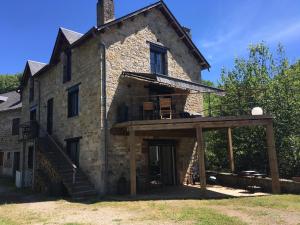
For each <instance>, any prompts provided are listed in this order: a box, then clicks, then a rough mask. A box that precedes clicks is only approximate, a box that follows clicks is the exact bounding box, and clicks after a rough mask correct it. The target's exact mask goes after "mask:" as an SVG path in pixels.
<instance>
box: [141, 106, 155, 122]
mask: <svg viewBox="0 0 300 225" xmlns="http://www.w3.org/2000/svg"><path fill="white" fill-rule="evenodd" d="M153 114H154V103H153V102H143V119H144V120H146V119H153Z"/></svg>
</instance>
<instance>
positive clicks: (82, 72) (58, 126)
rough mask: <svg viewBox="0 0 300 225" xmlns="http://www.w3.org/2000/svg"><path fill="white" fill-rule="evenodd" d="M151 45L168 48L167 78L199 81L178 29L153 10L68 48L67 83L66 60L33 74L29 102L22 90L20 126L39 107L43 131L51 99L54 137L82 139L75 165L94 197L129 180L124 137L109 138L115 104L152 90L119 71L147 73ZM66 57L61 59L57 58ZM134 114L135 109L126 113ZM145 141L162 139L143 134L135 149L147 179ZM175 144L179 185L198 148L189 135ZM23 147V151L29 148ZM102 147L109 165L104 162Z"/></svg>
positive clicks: (199, 103)
mask: <svg viewBox="0 0 300 225" xmlns="http://www.w3.org/2000/svg"><path fill="white" fill-rule="evenodd" d="M150 42H151V43H155V44H158V45H161V46H164V47H167V48H168V52H167V64H168V74H169V76H173V77H175V78H179V79H183V80H188V81H194V82H199V81H200V71H201V65H200V63H199V61H197V59H196V58H195V57H194V56H193V55H192V53H191V52H190V50H189V49H188V47H187V46H186V45H185V44H184V43H183V41H182V40H181V39H180V38H179V36H178V35H177V33H176V32H175V30H174V29H173V28H172V27H171V26H169V23H168V21H167V20H166V18H165V17H164V16H163V15H162V13H161V12H160V11H159V10H158V9H153V10H151V11H149V13H147V14H140V15H138V16H136V17H134V19H131V20H127V21H126V22H124V23H122V25H114V26H112V27H110V29H107V30H106V31H105V32H103V33H97V34H95V36H94V37H93V38H90V39H88V40H87V41H85V42H84V44H81V45H79V46H77V47H76V48H72V78H71V81H69V82H66V83H63V60H58V62H57V63H56V64H55V65H52V66H51V68H50V69H48V70H46V71H45V72H43V73H42V74H39V75H38V76H34V80H35V81H34V82H35V98H34V100H33V101H32V102H29V87H28V82H27V84H26V85H25V86H24V88H23V91H22V94H23V109H22V121H23V122H26V121H28V120H29V117H30V110H31V109H33V108H36V109H37V120H38V122H39V123H40V125H41V129H43V130H45V129H46V126H47V101H48V100H49V99H51V98H53V100H54V118H53V136H54V137H55V139H56V140H58V142H59V143H60V144H61V145H63V146H64V147H65V146H66V143H65V140H66V139H69V138H76V137H81V140H80V156H79V161H80V167H81V169H82V170H83V171H84V172H85V173H86V174H87V175H88V177H89V178H90V180H91V181H92V183H93V184H94V185H95V187H96V188H97V190H98V191H99V193H104V191H105V185H106V186H107V190H108V192H112V193H115V192H116V191H117V184H118V180H119V179H120V177H125V178H126V179H127V180H129V150H128V144H127V137H122V136H114V135H110V132H109V131H110V128H111V127H112V126H113V125H114V124H115V123H116V122H117V115H118V107H119V106H120V105H121V104H126V105H128V106H130V104H131V105H133V106H134V105H138V104H140V101H139V100H138V99H132V96H136V95H142V96H147V95H148V94H149V90H148V89H147V88H145V84H144V83H142V82H137V81H133V80H126V79H124V78H122V77H121V74H122V72H123V71H130V72H142V73H149V72H150V44H149V43H150ZM100 43H102V44H104V45H105V50H106V55H105V57H106V83H105V86H106V99H107V102H106V108H107V130H106V132H107V143H106V146H105V133H104V128H105V126H104V122H103V121H104V119H103V118H102V108H101V102H102V96H101V93H102V91H103V90H102V87H103V85H102V82H104V80H103V79H102V77H101V74H103V73H104V71H103V70H101V51H100ZM61 54H62V57H61V58H63V54H64V53H61ZM74 85H79V115H78V116H76V117H74V118H68V115H67V109H68V107H67V105H68V88H70V87H72V86H74ZM182 102H183V103H182V105H181V106H180V107H182V108H184V110H186V111H194V112H199V113H201V111H202V108H203V98H202V95H201V94H193V95H190V96H188V97H184V98H183V99H182ZM129 111H130V112H133V111H134V109H133V108H129ZM146 139H147V140H148V139H160V137H155V136H152V137H143V138H140V139H139V142H138V143H136V144H137V145H138V147H139V148H138V149H140V152H137V165H138V168H137V170H138V171H141V172H140V173H138V174H140V175H141V176H142V175H144V176H147V167H148V159H147V157H148V151H147V142H146V141H145V140H146ZM171 139H173V140H176V141H177V143H178V144H177V146H176V152H177V159H176V167H177V177H178V181H179V183H183V182H184V179H185V177H186V174H187V171H188V167H189V166H190V165H189V160H190V159H191V157H192V156H193V152H194V151H195V140H194V139H193V138H171ZM26 148H28V146H26ZM105 149H106V150H107V159H106V160H107V161H106V160H105V156H106V152H105ZM106 163H107V175H108V180H107V183H106V182H105V164H106Z"/></svg>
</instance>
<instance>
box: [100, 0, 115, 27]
mask: <svg viewBox="0 0 300 225" xmlns="http://www.w3.org/2000/svg"><path fill="white" fill-rule="evenodd" d="M114 19H115V7H114V0H98V3H97V26H98V27H100V26H102V25H103V24H105V23H107V22H110V21H112V20H114Z"/></svg>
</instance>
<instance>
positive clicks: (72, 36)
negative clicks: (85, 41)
mask: <svg viewBox="0 0 300 225" xmlns="http://www.w3.org/2000/svg"><path fill="white" fill-rule="evenodd" d="M59 29H60V30H61V32H62V33H63V34H64V36H65V38H66V39H67V41H68V42H69V44H70V45H71V44H73V43H74V42H75V41H77V40H79V39H80V38H81V37H82V36H83V34H81V33H78V32H76V31H72V30H69V29H66V28H63V27H61V28H59Z"/></svg>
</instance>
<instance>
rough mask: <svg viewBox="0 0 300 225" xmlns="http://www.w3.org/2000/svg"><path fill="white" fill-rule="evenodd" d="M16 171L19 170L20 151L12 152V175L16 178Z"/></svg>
mask: <svg viewBox="0 0 300 225" xmlns="http://www.w3.org/2000/svg"><path fill="white" fill-rule="evenodd" d="M16 171H20V152H15V153H14V164H13V173H14V174H13V175H14V178H16Z"/></svg>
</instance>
